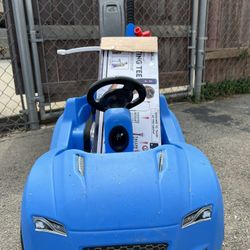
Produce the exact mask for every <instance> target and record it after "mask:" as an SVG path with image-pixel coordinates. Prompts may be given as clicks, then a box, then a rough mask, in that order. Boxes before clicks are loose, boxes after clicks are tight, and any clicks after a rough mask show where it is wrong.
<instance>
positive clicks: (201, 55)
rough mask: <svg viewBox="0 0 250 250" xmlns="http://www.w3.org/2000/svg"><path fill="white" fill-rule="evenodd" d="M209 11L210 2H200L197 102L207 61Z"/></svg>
mask: <svg viewBox="0 0 250 250" xmlns="http://www.w3.org/2000/svg"><path fill="white" fill-rule="evenodd" d="M207 9H208V0H200V3H199V19H198V39H197V57H196V60H197V61H196V77H195V90H194V94H195V100H196V101H200V98H201V86H202V83H203V69H204V61H205V40H206V39H207V37H206V32H207V12H208V11H207Z"/></svg>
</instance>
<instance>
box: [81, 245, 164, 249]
mask: <svg viewBox="0 0 250 250" xmlns="http://www.w3.org/2000/svg"><path fill="white" fill-rule="evenodd" d="M167 247H168V245H167V244H145V245H123V246H109V247H87V248H84V249H83V250H167Z"/></svg>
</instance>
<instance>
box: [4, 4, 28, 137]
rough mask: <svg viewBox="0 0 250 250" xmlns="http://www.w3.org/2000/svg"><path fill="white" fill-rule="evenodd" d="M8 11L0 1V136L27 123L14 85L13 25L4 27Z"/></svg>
mask: <svg viewBox="0 0 250 250" xmlns="http://www.w3.org/2000/svg"><path fill="white" fill-rule="evenodd" d="M3 7H4V8H3ZM10 12H11V9H10V8H9V6H8V5H7V6H3V3H2V1H0V137H1V136H2V135H3V134H6V133H8V132H11V131H14V130H20V129H21V130H23V129H25V128H26V126H27V124H28V122H27V119H26V116H25V112H24V110H25V101H24V99H23V96H22V95H18V94H17V91H18V87H17V86H15V80H14V73H15V71H14V70H13V67H12V62H13V61H15V60H16V54H12V55H11V54H10V49H9V48H10V47H11V46H13V48H14V47H15V44H14V39H11V38H12V37H13V33H12V32H11V30H13V27H12V25H11V24H9V25H8V29H7V28H6V27H7V23H8V21H9V19H8V16H9V15H10V14H11V13H10ZM13 51H14V50H13Z"/></svg>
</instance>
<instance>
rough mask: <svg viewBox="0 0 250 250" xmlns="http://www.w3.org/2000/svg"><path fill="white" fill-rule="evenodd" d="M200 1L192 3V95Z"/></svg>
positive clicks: (191, 91) (194, 0)
mask: <svg viewBox="0 0 250 250" xmlns="http://www.w3.org/2000/svg"><path fill="white" fill-rule="evenodd" d="M198 13H199V0H193V3H192V28H191V47H189V49H191V58H190V61H191V63H190V86H191V89H190V94H191V95H193V92H194V87H195V72H196V71H195V65H196V44H197V27H198Z"/></svg>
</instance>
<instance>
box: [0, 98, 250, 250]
mask: <svg viewBox="0 0 250 250" xmlns="http://www.w3.org/2000/svg"><path fill="white" fill-rule="evenodd" d="M170 106H171V109H172V110H173V111H174V112H175V114H176V115H177V117H178V119H179V120H180V123H181V126H182V128H183V131H184V133H185V136H186V139H187V141H188V142H189V143H191V144H194V145H196V146H197V147H199V148H200V149H201V150H202V151H204V152H205V153H206V154H207V155H208V157H209V159H210V160H211V162H212V164H213V165H214V167H215V169H216V172H217V173H218V175H219V178H220V181H221V184H222V188H223V195H224V203H225V246H224V249H228V250H231V249H232V250H248V249H250V232H249V231H250V217H249V207H250V95H241V96H235V97H231V98H227V99H221V100H217V101H213V102H208V103H202V104H191V103H175V104H172V105H170ZM51 133H52V127H50V128H45V129H41V130H39V131H35V132H26V133H17V134H14V135H10V136H9V137H5V138H2V139H1V140H0V228H1V230H0V249H1V250H14V249H17V250H19V249H20V244H19V223H20V219H19V218H20V203H21V195H22V191H23V185H24V183H25V179H26V177H27V174H28V172H29V170H30V168H31V166H32V164H33V162H34V161H35V159H36V158H37V157H38V156H40V155H41V154H42V153H44V152H46V151H47V150H48V146H49V142H50V136H51ZM183 250H185V249H183Z"/></svg>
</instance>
